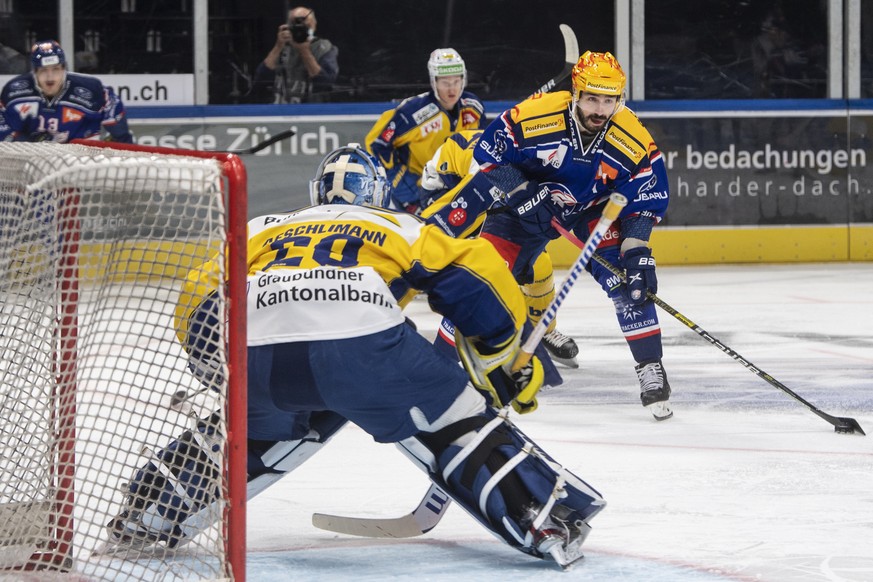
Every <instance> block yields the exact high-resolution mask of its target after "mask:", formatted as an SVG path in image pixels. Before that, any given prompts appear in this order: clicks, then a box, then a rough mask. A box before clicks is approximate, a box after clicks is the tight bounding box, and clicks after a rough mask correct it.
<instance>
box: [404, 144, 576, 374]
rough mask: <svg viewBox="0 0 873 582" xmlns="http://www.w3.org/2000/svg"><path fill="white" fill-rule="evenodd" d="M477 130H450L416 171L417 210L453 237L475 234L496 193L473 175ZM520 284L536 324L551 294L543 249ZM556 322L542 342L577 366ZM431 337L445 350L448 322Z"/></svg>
mask: <svg viewBox="0 0 873 582" xmlns="http://www.w3.org/2000/svg"><path fill="white" fill-rule="evenodd" d="M482 132H483V130H481V129H471V130H464V131H459V132H457V133H453V134H452V135H450V136H449V138H448V139H447V140H446V141H445V142H444V143H443V144H442V145H441V146H440V147H439V148H438V149H437V151H436V153H435V154H434V155H433V157H432V158H431V159H430V160H428V162H427V163H426V164H425V166H424V172H423V174H422V177H421V187H420V189H419V199H420V203H421V208H422V210H421V213H420V216H421V217H422V218H424V219H425V221H427V222H428V223H430V224H435V225H437V226H439V227H440V228H442V229H443V230H444V231H446V233H448V234H450V235H452V236H454V237H456V238H467V237H471V236H476V235H477V234H479V229H480V228H481V227H482V223H483V222H484V221H485V215H486V212H487V211H488V210H489V209H490V208H491V207H492V206H494V204H495V203H496V202H498V201H500V200H501V197H502V193H501V192H500V191H499V190H497V188H495V187H494V186H492V185H491V183H490V182H489V181H488V179H487V178H485V177H484V176H480V175H478V172H479V164H477V163H476V160H474V159H473V151H474V150H475V148H476V144H477V143H479V137H480V136H481V135H482ZM521 290H522V292H523V293H524V297H525V303H527V310H528V317H529V318H530V320H531V323H532V324H533V325H536V324H537V322H538V321H539V320H540V318H541V317H542V316H543V314H544V313H545V312H546V309H548V307H549V304H551V302H552V299H553V298H554V296H555V279H554V268H553V267H552V259H551V258H550V257H549V253H548V252H546V251H543V252H542V253H541V254H540V256H539V257H537V259H536V261H535V263H534V277H533V281H532V282H530V283H527V284H524V285H522V286H521ZM556 323H557V319H555V320H553V321H552V323H551V325H550V326H549V330H548V332H547V333H546V334H545V335H544V336H543V340H542V342H543V345H544V346H545V347H546V349H548V350H549V355H550V356H551V357H552V359H553V360H555V361H556V362H560V363H562V364H564V365H565V366H567V367H570V368H578V367H579V364H578V363H577V362H576V356H577V355H578V354H579V348H578V346H577V345H576V342H575V341H574V340H573V338H571V337H569V336H566V335H564V334H563V333H561V332H560V331H558V330H557V329H556V327H555V326H556ZM436 343H437V345H438V346H441V345H443V344H445V345H446V346H447V353H449V354H450V353H451V351H452V350H454V347H455V342H454V329H453V328H452V325H451V322H449V321H447V320H444V321H443V322H442V323H441V324H440V328H439V332H438V334H437V339H436ZM441 349H442V348H441ZM546 383H547V384H550V383H551V382H549V381H547V382H546ZM552 385H556V384H552Z"/></svg>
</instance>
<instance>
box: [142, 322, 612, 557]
mask: <svg viewBox="0 0 873 582" xmlns="http://www.w3.org/2000/svg"><path fill="white" fill-rule="evenodd" d="M248 367H249V378H248V382H249V385H248V392H249V414H248V417H249V419H248V420H249V435H248V436H249V445H250V447H251V449H250V455H249V478H250V480H249V488H248V489H249V491H248V493H249V496H252V495H254V494H256V493H257V492H259V491H261V490H263V489H264V488H265V487H267V486H269V484H271V483H273V482H275V481H276V480H278V479H279V478H281V476H282V475H283V474H285V473H287V472H288V471H291V470H293V468H294V467H296V466H298V465H299V464H300V463H301V462H303V461H304V460H306V459H307V458H309V457H310V456H311V455H312V454H314V453H315V452H316V451H317V450H318V449H319V448H320V447H321V446H322V445H323V444H324V443H325V442H327V440H328V439H329V438H330V436H332V435H333V434H334V433H335V432H336V431H337V430H339V429H340V428H342V426H343V424H344V419H348V420H350V421H352V422H354V423H355V424H357V425H358V426H360V427H361V428H362V429H363V430H365V431H366V432H367V433H369V434H370V435H371V436H373V438H374V439H375V440H377V441H379V442H397V443H399V446H400V447H401V449H403V450H404V451H405V452H406V453H407V454H408V455H409V456H410V458H411V459H412V460H413V461H415V462H416V463H417V464H418V465H419V466H420V468H422V469H423V470H425V471H426V472H427V473H428V474H429V475H430V476H431V478H432V479H433V480H434V481H436V482H437V483H439V484H440V485H441V486H442V487H444V488H445V490H446V492H447V493H449V494H450V495H451V496H452V497H453V498H454V499H455V500H456V501H458V502H459V503H460V504H461V505H462V506H463V507H464V508H465V509H467V511H469V512H470V513H471V514H472V515H473V516H474V517H475V518H476V519H478V520H479V521H480V522H481V523H482V524H483V525H484V526H485V527H486V528H488V529H489V530H490V531H491V532H492V533H494V534H495V535H497V536H499V537H500V538H502V539H503V540H504V541H506V542H507V543H509V544H510V545H512V546H515V547H518V548H519V549H521V550H522V551H525V552H528V553H535V551H536V550H535V549H534V548H533V546H531V542H530V537H531V536H530V532H529V528H530V524H529V523H527V522H525V516H526V515H527V514H528V512H530V511H531V510H534V509H535V508H537V507H543V506H544V504H546V503H548V501H549V500H550V499H555V498H556V495H559V494H560V502H561V504H562V505H564V506H565V507H567V508H568V509H569V510H572V511H573V512H574V515H576V516H578V519H581V520H585V521H587V520H588V519H590V518H591V517H593V516H594V514H596V513H597V512H598V511H599V510H600V509H602V507H603V501H602V498H601V497H600V494H599V493H597V492H596V491H595V490H593V489H592V488H590V487H589V486H588V485H587V484H586V483H585V482H584V481H581V480H580V479H578V478H577V477H575V476H574V475H572V473H570V472H569V471H567V470H565V469H563V468H562V467H561V466H560V465H558V464H557V463H556V462H555V461H554V460H552V459H551V458H550V457H548V456H546V455H545V453H542V452H541V451H540V449H539V447H537V446H536V445H535V444H534V443H533V442H532V441H530V440H529V439H527V437H525V436H524V435H523V434H522V433H521V432H520V431H518V430H517V429H516V428H515V427H514V426H513V425H512V424H511V423H510V422H509V421H508V420H506V419H505V418H504V417H502V416H498V415H497V414H496V413H495V411H494V410H492V409H490V408H488V407H487V406H486V404H485V399H484V397H483V396H482V395H481V394H480V393H479V392H477V391H476V390H475V389H474V388H473V387H472V385H471V384H470V383H469V379H468V377H467V374H466V372H465V371H464V370H463V369H462V368H461V367H459V366H458V365H457V363H456V362H455V361H454V360H452V359H450V358H446V357H445V356H443V355H442V354H440V353H439V352H437V351H436V350H435V349H434V348H433V346H432V345H431V344H430V343H429V342H428V341H427V340H426V339H424V338H423V337H422V336H420V335H418V333H416V331H415V330H414V329H413V328H412V327H411V326H409V325H406V324H401V325H398V326H395V327H393V328H391V329H388V330H385V331H381V332H378V333H374V334H370V335H366V336H362V337H357V338H348V339H341V340H320V341H312V342H294V343H281V344H275V345H266V346H253V347H250V348H249V349H248ZM328 411H329V412H328ZM310 429H314V430H315V431H316V432H317V433H318V434H317V435H316V434H310V436H309V437H306V436H305V435H304V434H303V433H304V431H309V430H310ZM212 430H214V425H212V424H211V423H209V422H201V423H199V424H198V427H197V430H196V431H189V432H188V433H186V435H183V436H182V437H181V438H180V439H178V440H176V441H174V442H173V443H171V444H170V445H169V446H168V447H167V448H166V449H164V450H163V451H161V452H160V453H159V454H158V455H156V457H155V459H154V460H153V461H151V462H149V463H148V464H147V465H146V466H145V467H143V468H142V469H140V470H139V471H138V472H137V475H136V476H135V478H134V479H133V480H132V481H131V483H130V492H131V494H132V495H133V496H135V497H136V498H138V499H139V500H140V502H139V503H138V505H136V507H137V508H138V509H140V510H141V511H142V512H143V514H144V515H147V516H149V519H148V523H149V526H148V527H150V528H152V531H151V532H150V535H154V537H155V538H156V539H160V540H164V541H167V542H168V543H169V544H170V545H171V546H175V545H176V544H178V543H180V542H184V541H186V540H188V539H190V538H191V537H192V536H193V535H196V533H197V532H198V531H201V530H202V528H203V527H206V526H208V525H209V524H210V523H211V520H212V518H213V517H214V515H215V512H212V513H210V508H211V506H212V505H213V502H214V499H215V497H214V496H215V492H216V490H217V489H216V488H217V481H216V477H217V475H218V465H217V463H216V462H215V460H214V459H212V458H211V451H210V450H209V449H210V448H209V446H208V437H209V435H210V433H211V431H212ZM295 440H296V442H288V441H295ZM301 447H303V448H301ZM213 450H214V449H213ZM277 454H279V456H281V455H283V454H284V455H285V456H286V458H287V459H288V460H289V462H288V464H287V465H277V464H275V463H266V464H265V462H266V460H267V458H268V457H270V458H275V457H276V456H277ZM138 527H140V528H142V527H145V526H144V525H142V524H140V525H139V526H138Z"/></svg>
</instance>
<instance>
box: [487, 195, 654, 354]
mask: <svg viewBox="0 0 873 582" xmlns="http://www.w3.org/2000/svg"><path fill="white" fill-rule="evenodd" d="M605 205H606V202H605V201H604V202H603V203H601V204H598V205H596V206H592V207H591V208H588V209H586V210H585V211H584V212H582V216H581V218H580V219H579V220H578V222H577V224H576V226H575V227H574V228H573V229H572V231H573V234H574V235H576V237H578V238H579V240H581V241H585V240H586V239H587V238H588V236H589V234H590V232H591V230H593V229H594V226H595V225H596V224H597V221H598V220H599V219H600V215H601V213H602V211H603V207H604V206H605ZM620 224H621V223H620V221H617V222H615V223H613V224H612V226H611V227H610V229H609V231H608V232H607V234H606V235H605V236H604V237H603V241H601V243H600V245H599V246H598V247H597V254H598V255H600V256H601V257H603V258H604V259H606V260H607V261H608V262H610V263H611V264H612V265H614V266H616V267H618V268H619V269H621V258H620V255H621V249H620V246H621V235H620V229H621V226H620ZM480 236H481V237H482V238H485V239H487V240H488V241H489V242H491V244H492V245H494V247H495V248H496V249H497V252H498V253H500V255H501V256H502V257H503V259H504V260H505V261H506V263H507V264H508V265H509V268H510V269H511V270H512V274H513V275H515V279H516V281H518V283H519V284H525V283H530V282H532V281H533V280H534V262H535V261H536V258H537V257H538V256H539V255H540V254H541V253H542V252H543V251H544V250H545V248H546V245H547V244H548V243H549V242H550V241H552V240H554V239H556V238H558V237H559V236H560V234H559V233H558V231H557V230H555V229H554V228H553V227H552V226H551V225H550V224H549V223H548V222H545V223H540V222H531V221H530V220H527V221H522V220H521V219H520V218H519V217H518V215H516V214H515V213H514V212H513V210H512V209H511V208H509V207H502V208H500V209H499V211H497V212H494V213H492V214H489V216H488V218H487V219H486V220H485V224H484V225H483V226H482V233H481V235H480ZM585 270H586V271H588V273H589V274H590V275H591V276H592V277H594V279H595V280H596V281H597V282H598V283H599V284H600V287H601V288H602V289H603V290H604V291H605V292H606V294H607V295H608V296H609V298H610V299H612V302H613V305H614V306H615V315H616V319H617V321H618V325H619V327H620V328H621V331H622V333H623V334H624V338H625V340H626V341H627V343H628V347H629V348H630V350H631V354H633V357H634V360H636V361H637V362H651V361H657V360H660V359H661V357H662V355H663V348H662V344H661V326H660V323H659V321H658V313H657V311H656V309H655V304H654V303H653V302H652V301H651V300H646V301H645V302H644V303H643V304H642V305H637V306H631V305H629V304H628V302H627V301H626V299H625V297H624V293H623V284H622V283H621V281H619V280H618V278H617V277H616V276H615V275H614V274H613V273H612V272H611V271H610V270H609V269H607V268H606V267H604V266H603V265H601V264H600V263H598V262H596V261H594V260H591V261H590V262H589V263H588V265H587V266H586V267H585Z"/></svg>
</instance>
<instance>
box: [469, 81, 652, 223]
mask: <svg viewBox="0 0 873 582" xmlns="http://www.w3.org/2000/svg"><path fill="white" fill-rule="evenodd" d="M571 109H572V97H571V95H570V93H569V92H567V91H558V92H556V93H545V94H539V95H535V96H533V97H531V98H529V99H527V100H525V101H522V102H521V103H519V104H518V105H516V106H515V107H513V108H512V109H508V110H507V111H505V112H503V113H502V114H501V115H500V117H498V118H497V119H496V120H494V121H493V122H492V123H491V124H490V125H489V126H488V127H487V128H486V129H485V132H484V133H483V134H482V136H481V137H480V138H479V143H478V146H477V147H476V150H475V152H474V157H475V159H476V161H477V162H478V163H479V165H480V168H481V169H480V171H481V172H485V173H487V172H489V171H491V170H492V169H494V167H495V166H502V165H507V164H511V165H512V166H514V167H515V168H517V169H519V170H521V172H522V173H524V174H525V175H526V177H527V178H529V179H534V180H536V181H537V182H539V183H540V184H541V185H548V186H549V192H550V194H549V198H548V200H545V202H546V204H547V205H548V208H549V212H550V213H551V215H552V216H554V217H555V218H557V219H558V220H559V221H560V222H561V224H562V225H563V226H564V227H565V228H570V229H572V228H573V227H574V226H575V224H576V223H577V222H578V220H579V217H580V216H581V213H582V211H583V210H585V209H586V208H588V207H590V206H592V205H594V204H598V203H600V202H603V201H605V200H606V198H608V196H609V194H610V193H612V192H619V193H621V194H623V195H625V196H626V197H627V199H628V205H627V207H626V208H625V209H624V210H622V213H621V217H622V218H626V217H629V216H638V215H642V216H647V217H651V218H652V219H653V220H654V221H655V222H658V221H660V220H661V218H662V217H663V216H664V213H665V212H666V210H667V203H668V201H669V185H668V183H667V170H666V167H665V164H664V160H663V157H662V155H661V152H660V150H659V149H658V147H657V146H656V145H655V142H654V140H653V139H652V136H651V135H650V134H649V132H648V130H646V128H645V127H644V126H643V124H642V123H640V121H639V119H637V116H636V115H635V114H634V112H633V111H631V110H630V109H628V108H626V107H624V108H622V109H620V110H619V111H618V112H616V113H615V114H614V115H613V116H612V117H611V118H610V120H609V121H608V122H607V123H606V125H605V126H604V128H603V129H602V130H601V131H600V133H598V134H597V135H596V136H595V137H594V140H593V141H592V142H591V143H589V144H588V145H584V144H583V142H582V139H581V136H580V133H579V128H578V126H577V123H576V120H575V118H574V116H573V114H572V110H571Z"/></svg>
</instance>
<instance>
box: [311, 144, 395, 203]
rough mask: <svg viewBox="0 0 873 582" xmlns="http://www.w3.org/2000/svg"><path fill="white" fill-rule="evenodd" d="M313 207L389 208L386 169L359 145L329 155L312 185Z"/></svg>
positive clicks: (323, 161) (342, 148)
mask: <svg viewBox="0 0 873 582" xmlns="http://www.w3.org/2000/svg"><path fill="white" fill-rule="evenodd" d="M309 197H310V200H311V201H312V204H355V205H358V206H362V205H366V206H377V207H380V208H387V207H388V204H389V203H390V201H391V197H390V196H389V182H388V178H387V177H386V175H385V168H383V167H382V165H381V164H379V162H378V160H376V158H374V157H373V156H371V155H370V154H369V153H367V151H366V150H364V149H363V148H362V147H361V146H360V145H359V144H356V143H350V144H349V145H347V146H343V147H340V148H337V149H335V150H333V151H332V152H330V153H328V154H327V155H326V156H325V157H324V159H323V160H322V161H321V164H319V166H318V170H317V171H316V172H315V178H314V179H313V180H312V181H311V182H310V183H309Z"/></svg>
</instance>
